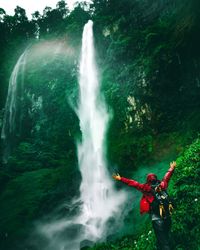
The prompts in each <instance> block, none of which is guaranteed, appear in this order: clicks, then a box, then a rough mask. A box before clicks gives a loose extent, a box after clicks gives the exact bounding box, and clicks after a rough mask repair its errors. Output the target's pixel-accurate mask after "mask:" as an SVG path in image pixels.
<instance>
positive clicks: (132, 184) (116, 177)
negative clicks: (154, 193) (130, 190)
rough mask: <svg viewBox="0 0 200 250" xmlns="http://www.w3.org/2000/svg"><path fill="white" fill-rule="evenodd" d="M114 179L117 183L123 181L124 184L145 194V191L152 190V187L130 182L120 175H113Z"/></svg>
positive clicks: (133, 181)
mask: <svg viewBox="0 0 200 250" xmlns="http://www.w3.org/2000/svg"><path fill="white" fill-rule="evenodd" d="M113 178H114V179H115V180H117V181H122V182H123V183H125V184H127V185H128V186H131V187H134V188H136V189H137V190H139V191H141V192H144V191H146V192H149V191H150V189H151V188H150V187H148V186H147V185H145V184H141V183H139V182H137V181H135V180H130V179H127V178H125V177H121V176H120V175H119V174H113Z"/></svg>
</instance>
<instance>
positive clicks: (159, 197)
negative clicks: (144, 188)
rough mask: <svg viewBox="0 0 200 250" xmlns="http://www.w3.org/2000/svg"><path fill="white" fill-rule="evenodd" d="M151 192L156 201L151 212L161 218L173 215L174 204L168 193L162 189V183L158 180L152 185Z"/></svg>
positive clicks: (152, 204)
mask: <svg viewBox="0 0 200 250" xmlns="http://www.w3.org/2000/svg"><path fill="white" fill-rule="evenodd" d="M151 192H152V194H153V196H154V200H153V202H152V203H151V212H152V213H154V214H156V215H158V216H160V217H161V218H167V217H169V216H170V215H171V214H172V210H173V202H172V199H171V198H170V196H169V195H168V193H167V191H166V190H163V189H161V187H160V181H158V180H156V181H155V182H154V183H152V184H151Z"/></svg>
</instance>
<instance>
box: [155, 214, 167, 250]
mask: <svg viewBox="0 0 200 250" xmlns="http://www.w3.org/2000/svg"><path fill="white" fill-rule="evenodd" d="M152 224H153V229H154V232H155V235H156V239H157V249H159V250H171V247H170V237H169V234H170V229H171V218H167V219H161V218H160V219H158V220H153V221H152Z"/></svg>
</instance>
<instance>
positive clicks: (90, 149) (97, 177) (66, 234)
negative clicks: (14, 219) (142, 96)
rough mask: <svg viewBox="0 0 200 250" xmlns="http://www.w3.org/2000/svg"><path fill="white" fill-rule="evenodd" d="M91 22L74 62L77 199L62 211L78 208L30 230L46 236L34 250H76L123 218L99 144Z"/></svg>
mask: <svg viewBox="0 0 200 250" xmlns="http://www.w3.org/2000/svg"><path fill="white" fill-rule="evenodd" d="M92 26H93V23H92V21H88V23H87V24H86V25H85V26H84V31H83V37H82V53H81V61H80V76H79V95H80V98H79V105H78V110H77V114H78V117H79V120H80V128H81V132H82V140H81V142H80V143H78V161H79V167H80V171H81V175H82V182H81V186H80V198H79V199H78V200H76V201H75V202H74V203H72V204H68V205H67V210H70V209H71V210H72V211H73V210H74V207H75V210H77V209H76V208H77V207H79V209H78V211H79V212H78V213H76V215H75V216H71V217H70V215H69V216H65V217H64V218H61V219H56V218H55V219H53V220H51V222H47V223H39V224H38V226H37V229H36V231H37V233H39V234H40V236H41V235H42V236H43V237H45V240H46V241H45V240H44V241H42V242H41V244H42V243H43V242H47V243H45V245H44V247H42V245H41V244H40V243H39V249H45V250H47V249H48V250H79V249H80V248H81V247H84V246H88V245H92V244H93V243H94V242H96V241H103V240H105V239H106V236H108V234H109V233H111V231H110V230H111V228H112V229H113V228H114V227H115V226H116V223H117V222H116V219H117V220H119V218H120V224H122V221H123V218H122V215H121V212H122V205H123V204H124V201H125V199H126V195H125V193H122V192H116V191H115V190H114V187H113V183H114V181H113V180H112V179H111V176H110V174H109V173H108V171H107V168H106V162H105V155H104V153H105V152H104V151H105V147H104V143H105V135H106V128H107V124H108V119H109V116H108V113H107V111H106V107H105V103H104V99H103V97H102V96H101V94H100V85H99V81H98V75H97V70H96V65H95V53H94V45H93V31H92ZM64 206H66V204H65V205H64ZM52 217H54V215H53V216H52ZM111 222H112V223H111ZM110 224H112V225H110ZM118 226H119V225H118ZM118 226H117V228H118ZM108 231H109V232H108Z"/></svg>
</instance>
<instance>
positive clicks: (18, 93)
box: [1, 50, 27, 162]
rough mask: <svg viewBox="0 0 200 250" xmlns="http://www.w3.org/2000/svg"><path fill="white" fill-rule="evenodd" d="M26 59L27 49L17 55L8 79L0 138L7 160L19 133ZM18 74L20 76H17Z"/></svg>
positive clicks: (5, 160) (4, 158)
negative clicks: (17, 57)
mask: <svg viewBox="0 0 200 250" xmlns="http://www.w3.org/2000/svg"><path fill="white" fill-rule="evenodd" d="M26 59H27V50H25V51H24V53H23V54H22V55H21V56H20V57H19V59H18V61H17V63H16V65H15V67H14V69H13V71H12V74H11V77H10V80H9V86H8V95H7V99H6V105H5V113H4V118H3V126H2V131H1V138H2V140H3V143H4V153H3V161H4V162H7V160H8V157H9V154H10V152H11V149H12V142H14V138H15V137H16V136H17V133H19V131H17V130H20V126H21V124H20V123H21V114H20V111H19V106H20V105H21V101H22V99H23V89H24V70H25V65H26ZM19 76H20V77H19Z"/></svg>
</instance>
